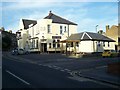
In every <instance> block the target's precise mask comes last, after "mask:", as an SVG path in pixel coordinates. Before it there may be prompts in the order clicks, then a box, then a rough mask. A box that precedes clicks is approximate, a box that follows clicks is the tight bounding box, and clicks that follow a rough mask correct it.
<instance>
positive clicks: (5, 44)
mask: <svg viewBox="0 0 120 90" xmlns="http://www.w3.org/2000/svg"><path fill="white" fill-rule="evenodd" d="M11 42H12V40H11V38H10V37H9V36H7V35H6V36H4V37H2V50H9V49H10V47H11Z"/></svg>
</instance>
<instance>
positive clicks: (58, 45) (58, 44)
mask: <svg viewBox="0 0 120 90" xmlns="http://www.w3.org/2000/svg"><path fill="white" fill-rule="evenodd" d="M57 48H60V40H57Z"/></svg>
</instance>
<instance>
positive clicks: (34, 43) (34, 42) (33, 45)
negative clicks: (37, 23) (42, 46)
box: [33, 40, 35, 48]
mask: <svg viewBox="0 0 120 90" xmlns="http://www.w3.org/2000/svg"><path fill="white" fill-rule="evenodd" d="M33 48H35V40H33Z"/></svg>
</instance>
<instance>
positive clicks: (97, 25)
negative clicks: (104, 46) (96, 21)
mask: <svg viewBox="0 0 120 90" xmlns="http://www.w3.org/2000/svg"><path fill="white" fill-rule="evenodd" d="M97 27H98V25H96V26H95V29H96V33H97Z"/></svg>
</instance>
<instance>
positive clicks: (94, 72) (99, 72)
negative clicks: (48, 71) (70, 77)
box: [8, 54, 120, 86]
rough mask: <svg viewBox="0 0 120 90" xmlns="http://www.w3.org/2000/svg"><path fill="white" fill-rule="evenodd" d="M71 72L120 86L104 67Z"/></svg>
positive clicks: (119, 79)
mask: <svg viewBox="0 0 120 90" xmlns="http://www.w3.org/2000/svg"><path fill="white" fill-rule="evenodd" d="M8 56H9V57H12V58H17V59H20V60H26V61H29V59H25V58H21V57H19V58H18V57H15V56H12V55H9V54H8ZM63 58H64V57H63ZM118 59H119V58H118ZM73 72H74V74H75V75H77V76H79V77H84V78H88V79H92V80H97V81H100V82H104V83H109V84H112V85H116V86H120V76H115V75H111V74H109V73H107V67H106V66H103V67H97V68H90V69H88V70H87V69H85V70H76V71H73Z"/></svg>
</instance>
